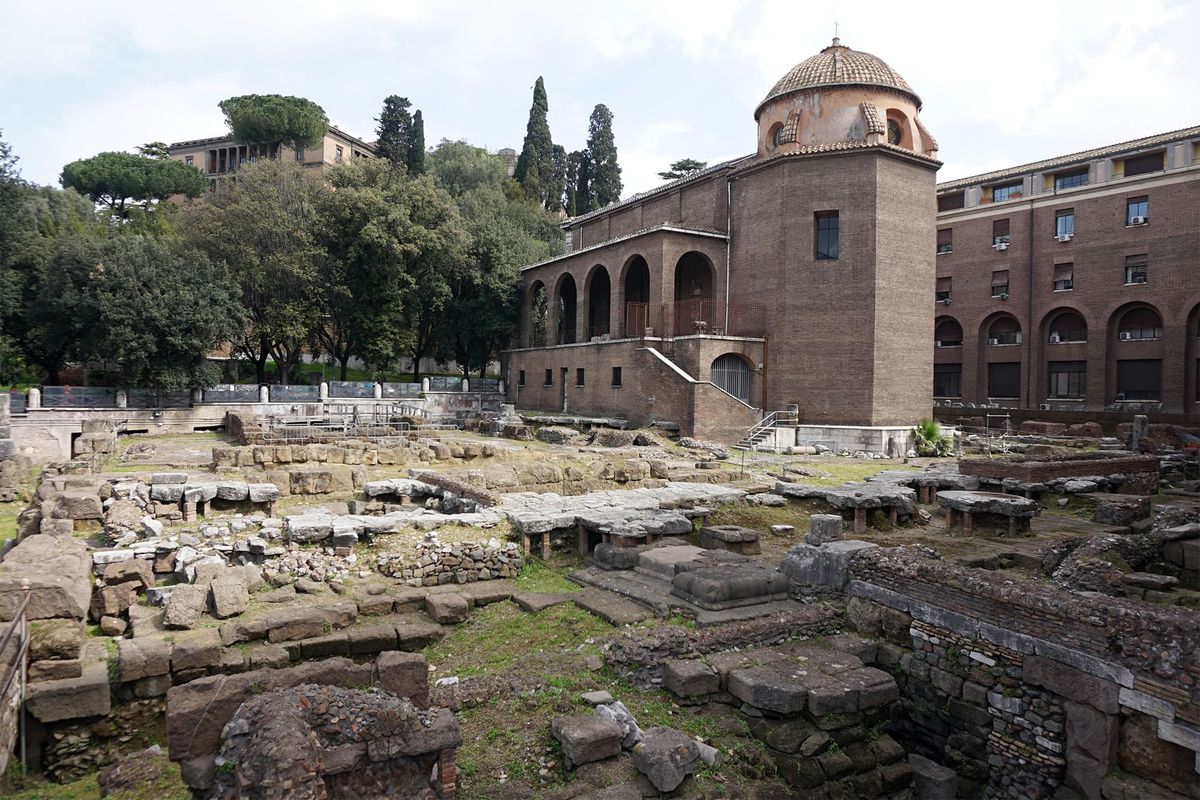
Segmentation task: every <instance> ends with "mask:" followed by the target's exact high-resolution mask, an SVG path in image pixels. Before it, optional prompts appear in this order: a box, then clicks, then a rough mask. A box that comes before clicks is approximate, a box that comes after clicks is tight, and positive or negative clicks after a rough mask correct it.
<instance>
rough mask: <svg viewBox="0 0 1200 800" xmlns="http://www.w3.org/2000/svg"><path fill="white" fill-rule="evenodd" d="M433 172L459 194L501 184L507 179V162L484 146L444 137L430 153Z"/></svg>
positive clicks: (444, 184) (439, 179)
mask: <svg viewBox="0 0 1200 800" xmlns="http://www.w3.org/2000/svg"><path fill="white" fill-rule="evenodd" d="M429 172H430V174H431V175H433V177H434V179H435V180H436V181H437V182H438V185H439V186H441V187H442V188H443V189H445V190H446V191H447V192H449V193H450V194H452V195H454V196H455V197H458V196H459V195H463V194H466V193H467V192H469V191H470V190H472V189H474V188H477V187H479V186H486V185H489V184H494V185H499V184H501V183H503V182H504V181H505V179H506V178H507V174H506V170H505V167H504V162H503V161H501V160H500V158H499V157H497V156H494V155H492V154H491V153H489V152H488V151H487V150H484V149H483V148H482V147H475V146H474V145H471V144H468V143H467V142H464V141H462V140H461V139H460V140H458V141H457V142H452V141H450V140H448V139H442V141H441V142H440V143H439V144H438V146H437V147H435V148H434V149H433V152H432V153H430V154H429Z"/></svg>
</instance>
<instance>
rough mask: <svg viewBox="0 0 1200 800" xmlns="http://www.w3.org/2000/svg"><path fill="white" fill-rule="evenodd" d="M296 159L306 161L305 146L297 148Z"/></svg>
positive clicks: (301, 161)
mask: <svg viewBox="0 0 1200 800" xmlns="http://www.w3.org/2000/svg"><path fill="white" fill-rule="evenodd" d="M296 160H297V161H299V162H300V163H304V148H303V147H297V148H296Z"/></svg>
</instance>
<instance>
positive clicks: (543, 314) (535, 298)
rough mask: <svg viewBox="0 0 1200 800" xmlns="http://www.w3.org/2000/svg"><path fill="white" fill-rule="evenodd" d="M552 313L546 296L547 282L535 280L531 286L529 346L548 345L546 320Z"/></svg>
mask: <svg viewBox="0 0 1200 800" xmlns="http://www.w3.org/2000/svg"><path fill="white" fill-rule="evenodd" d="M549 314H550V303H549V302H548V300H547V297H546V284H544V283H542V282H541V281H534V283H533V285H532V286H531V287H529V343H528V344H529V346H530V347H545V346H546V327H547V325H546V321H547V318H548V317H549Z"/></svg>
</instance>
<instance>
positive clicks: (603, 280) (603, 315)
mask: <svg viewBox="0 0 1200 800" xmlns="http://www.w3.org/2000/svg"><path fill="white" fill-rule="evenodd" d="M587 284H588V286H587V301H588V311H587V318H588V319H587V324H588V338H589V339H590V338H592V337H593V336H604V335H606V334H608V333H609V324H608V319H609V316H610V314H611V310H612V301H611V300H610V298H611V296H612V283H611V282H610V281H609V279H608V270H607V269H605V268H604V266H603V265H601V264H597V265H596V266H595V267H593V268H592V272H591V274H590V275H589V276H588V280H587Z"/></svg>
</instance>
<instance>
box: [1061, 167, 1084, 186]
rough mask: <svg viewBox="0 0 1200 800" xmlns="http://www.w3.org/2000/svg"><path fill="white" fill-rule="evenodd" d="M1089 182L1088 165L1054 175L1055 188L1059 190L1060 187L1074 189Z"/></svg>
mask: <svg viewBox="0 0 1200 800" xmlns="http://www.w3.org/2000/svg"><path fill="white" fill-rule="evenodd" d="M1087 182H1088V171H1087V167H1084V168H1083V169H1076V170H1072V171H1070V172H1060V173H1059V174H1058V175H1055V176H1054V190H1055V191H1058V190H1059V189H1073V188H1075V187H1076V186H1087Z"/></svg>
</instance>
